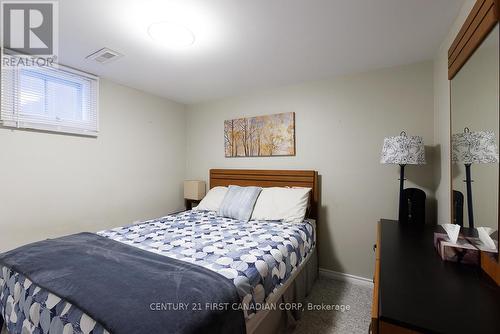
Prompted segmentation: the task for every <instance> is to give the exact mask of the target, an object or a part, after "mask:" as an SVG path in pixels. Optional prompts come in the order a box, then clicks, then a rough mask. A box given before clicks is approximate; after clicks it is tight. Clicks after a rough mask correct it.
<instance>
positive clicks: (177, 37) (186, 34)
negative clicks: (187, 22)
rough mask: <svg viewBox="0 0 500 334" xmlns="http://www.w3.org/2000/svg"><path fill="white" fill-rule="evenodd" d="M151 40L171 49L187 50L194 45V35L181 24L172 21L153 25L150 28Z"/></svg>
mask: <svg viewBox="0 0 500 334" xmlns="http://www.w3.org/2000/svg"><path fill="white" fill-rule="evenodd" d="M148 34H149V36H151V38H152V39H153V40H154V41H156V42H159V43H162V44H164V45H166V46H167V47H170V48H185V47H188V46H190V45H192V44H193V43H194V39H195V38H194V34H193V32H192V31H191V30H189V29H188V28H186V27H185V26H183V25H181V24H177V23H174V22H170V21H162V22H157V23H153V24H152V25H150V26H149V28H148Z"/></svg>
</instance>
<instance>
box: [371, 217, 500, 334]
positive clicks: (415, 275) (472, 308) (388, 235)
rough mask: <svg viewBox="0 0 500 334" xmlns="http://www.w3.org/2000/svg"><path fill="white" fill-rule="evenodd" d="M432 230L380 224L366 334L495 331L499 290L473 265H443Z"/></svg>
mask: <svg viewBox="0 0 500 334" xmlns="http://www.w3.org/2000/svg"><path fill="white" fill-rule="evenodd" d="M435 229H436V227H435V226H430V225H425V226H415V225H408V224H399V223H398V222H397V221H393V220H381V221H380V222H379V223H378V227H377V245H376V259H375V277H374V291H373V305H372V324H371V326H370V332H371V333H379V334H387V333H454V334H457V333H474V334H481V333H492V334H493V333H496V334H498V333H500V287H499V286H498V285H497V284H496V283H495V282H494V281H493V280H492V279H491V278H490V277H488V276H487V275H486V274H484V272H483V271H482V270H481V268H480V267H478V266H470V265H463V264H457V263H453V262H448V261H442V260H441V258H440V256H439V255H438V254H437V252H436V250H435V248H434V245H433V238H434V231H435Z"/></svg>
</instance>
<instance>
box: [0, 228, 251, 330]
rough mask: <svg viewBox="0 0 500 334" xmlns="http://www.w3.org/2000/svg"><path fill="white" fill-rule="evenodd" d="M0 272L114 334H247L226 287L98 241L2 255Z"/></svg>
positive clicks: (197, 272)
mask: <svg viewBox="0 0 500 334" xmlns="http://www.w3.org/2000/svg"><path fill="white" fill-rule="evenodd" d="M0 264H2V265H4V266H6V267H9V268H11V269H12V270H14V271H16V272H18V273H20V274H22V275H24V276H26V277H27V278H29V279H30V280H31V281H32V282H33V283H34V284H36V285H38V286H40V287H41V288H43V289H46V290H48V291H50V292H52V293H53V294H55V295H57V296H59V297H61V298H63V299H64V300H66V301H69V302H70V303H72V304H73V305H75V306H77V307H79V308H80V309H81V310H82V311H83V312H85V313H87V314H88V315H89V316H90V317H92V318H93V319H94V320H96V321H97V322H99V323H100V324H101V325H102V326H103V327H104V328H106V329H107V330H108V331H109V332H110V333H113V334H150V333H245V319H244V315H243V312H242V311H241V310H237V307H236V308H235V307H233V305H239V303H240V299H239V296H238V292H237V290H236V287H235V286H234V284H233V283H232V282H231V281H230V280H228V279H226V278H225V277H223V276H221V275H219V274H217V273H215V272H213V271H211V270H208V269H206V268H203V267H200V266H197V265H194V264H190V263H186V262H183V261H180V260H176V259H171V258H168V257H166V256H162V255H159V254H154V253H151V252H148V251H144V250H141V249H138V248H135V247H132V246H128V245H125V244H122V243H120V242H117V241H114V240H110V239H107V238H104V237H101V236H98V235H96V234H92V233H80V234H75V235H70V236H66V237H62V238H58V239H49V240H44V241H40V242H36V243H32V244H29V245H26V246H22V247H19V248H17V249H14V250H12V251H9V252H7V253H4V254H1V255H0ZM214 303H215V304H218V305H222V304H224V305H227V306H226V307H214V305H215V304H214ZM225 303H228V304H225ZM180 305H186V309H184V310H182V309H180V310H179V309H178V308H179V307H180ZM174 306H175V308H176V309H177V310H175V311H174V310H173V309H172V308H173V307H174Z"/></svg>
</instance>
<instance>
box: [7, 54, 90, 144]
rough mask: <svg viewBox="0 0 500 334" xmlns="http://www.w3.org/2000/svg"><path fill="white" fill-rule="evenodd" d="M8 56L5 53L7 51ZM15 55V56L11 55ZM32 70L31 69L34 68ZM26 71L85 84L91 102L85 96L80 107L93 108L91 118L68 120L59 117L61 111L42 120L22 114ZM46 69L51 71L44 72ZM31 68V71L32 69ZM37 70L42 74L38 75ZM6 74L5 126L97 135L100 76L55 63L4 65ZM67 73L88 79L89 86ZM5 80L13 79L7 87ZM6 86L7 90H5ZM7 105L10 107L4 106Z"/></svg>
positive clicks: (71, 82) (67, 81)
mask: <svg viewBox="0 0 500 334" xmlns="http://www.w3.org/2000/svg"><path fill="white" fill-rule="evenodd" d="M4 56H5V55H4ZM8 57H12V56H8ZM30 70H31V71H30ZM4 71H14V72H4ZM23 71H28V73H26V74H24V75H27V76H31V75H32V76H33V77H38V78H40V77H43V76H45V77H46V78H51V77H52V78H55V79H60V80H61V82H66V83H67V84H68V87H71V86H73V85H75V86H77V85H81V86H82V91H81V92H80V93H81V94H82V92H83V90H84V89H88V94H89V97H88V103H84V101H83V99H80V102H79V105H80V110H82V111H83V110H84V109H85V108H87V109H88V110H89V111H90V112H89V115H88V116H89V122H88V124H86V123H85V122H78V121H74V120H68V119H64V118H59V117H58V115H54V116H52V117H47V118H45V119H43V120H41V121H40V122H37V121H36V116H33V117H27V116H26V117H23V116H20V108H21V105H20V97H19V95H20V94H21V75H22V72H23ZM44 71H47V72H46V73H44ZM30 72H31V73H30ZM37 72H38V73H39V74H40V76H37ZM59 72H62V73H61V77H57V75H55V74H58V73H59ZM5 73H8V75H9V77H10V78H11V79H4V78H3V76H4V74H5ZM1 75H2V78H1V83H0V86H1V100H2V101H1V103H0V104H1V108H2V110H1V111H0V125H1V126H2V127H6V128H11V129H27V130H39V131H46V132H53V133H60V134H70V135H81V136H89V137H97V136H98V134H99V87H100V79H99V77H97V76H95V75H92V74H89V73H86V72H83V71H79V70H76V69H74V68H71V67H68V66H64V65H57V68H54V67H41V66H40V67H36V68H33V69H31V68H27V67H23V66H20V67H17V68H8V69H4V68H2V74H1ZM63 75H66V76H68V75H69V76H70V77H71V76H74V77H76V78H78V79H80V80H81V81H87V82H88V83H89V84H88V86H87V85H85V88H84V87H83V84H82V82H78V81H77V80H75V81H74V82H73V81H71V80H70V79H68V78H67V77H66V78H65V77H63ZM4 80H9V81H8V84H7V86H8V87H4ZM4 89H5V91H4ZM45 98H48V95H47V94H45ZM4 99H6V100H8V99H10V100H11V101H10V102H5V103H4ZM4 108H7V109H10V110H3V109H4ZM94 112H95V115H94Z"/></svg>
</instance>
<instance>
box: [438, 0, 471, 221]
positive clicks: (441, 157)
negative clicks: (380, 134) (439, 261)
mask: <svg viewBox="0 0 500 334" xmlns="http://www.w3.org/2000/svg"><path fill="white" fill-rule="evenodd" d="M475 2H476V1H475V0H465V3H464V5H463V6H462V9H461V10H460V14H459V15H458V17H457V19H456V20H455V23H454V24H453V26H452V27H451V29H450V32H449V33H448V36H447V37H446V38H445V40H444V41H443V43H442V44H441V46H440V47H439V50H438V52H437V54H436V57H435V59H434V139H435V142H434V144H435V146H436V148H437V149H436V156H435V161H436V164H435V166H434V167H435V171H434V175H435V184H436V199H437V205H438V207H437V217H438V223H439V224H446V223H451V196H450V194H451V191H450V183H451V165H450V84H449V80H448V49H449V47H450V46H451V43H452V42H453V40H454V39H455V36H456V35H457V33H458V31H459V30H460V28H461V27H462V24H463V23H464V21H465V19H466V18H467V15H469V12H470V11H471V9H472V7H473V6H474V3H475ZM438 161H439V162H438Z"/></svg>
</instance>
